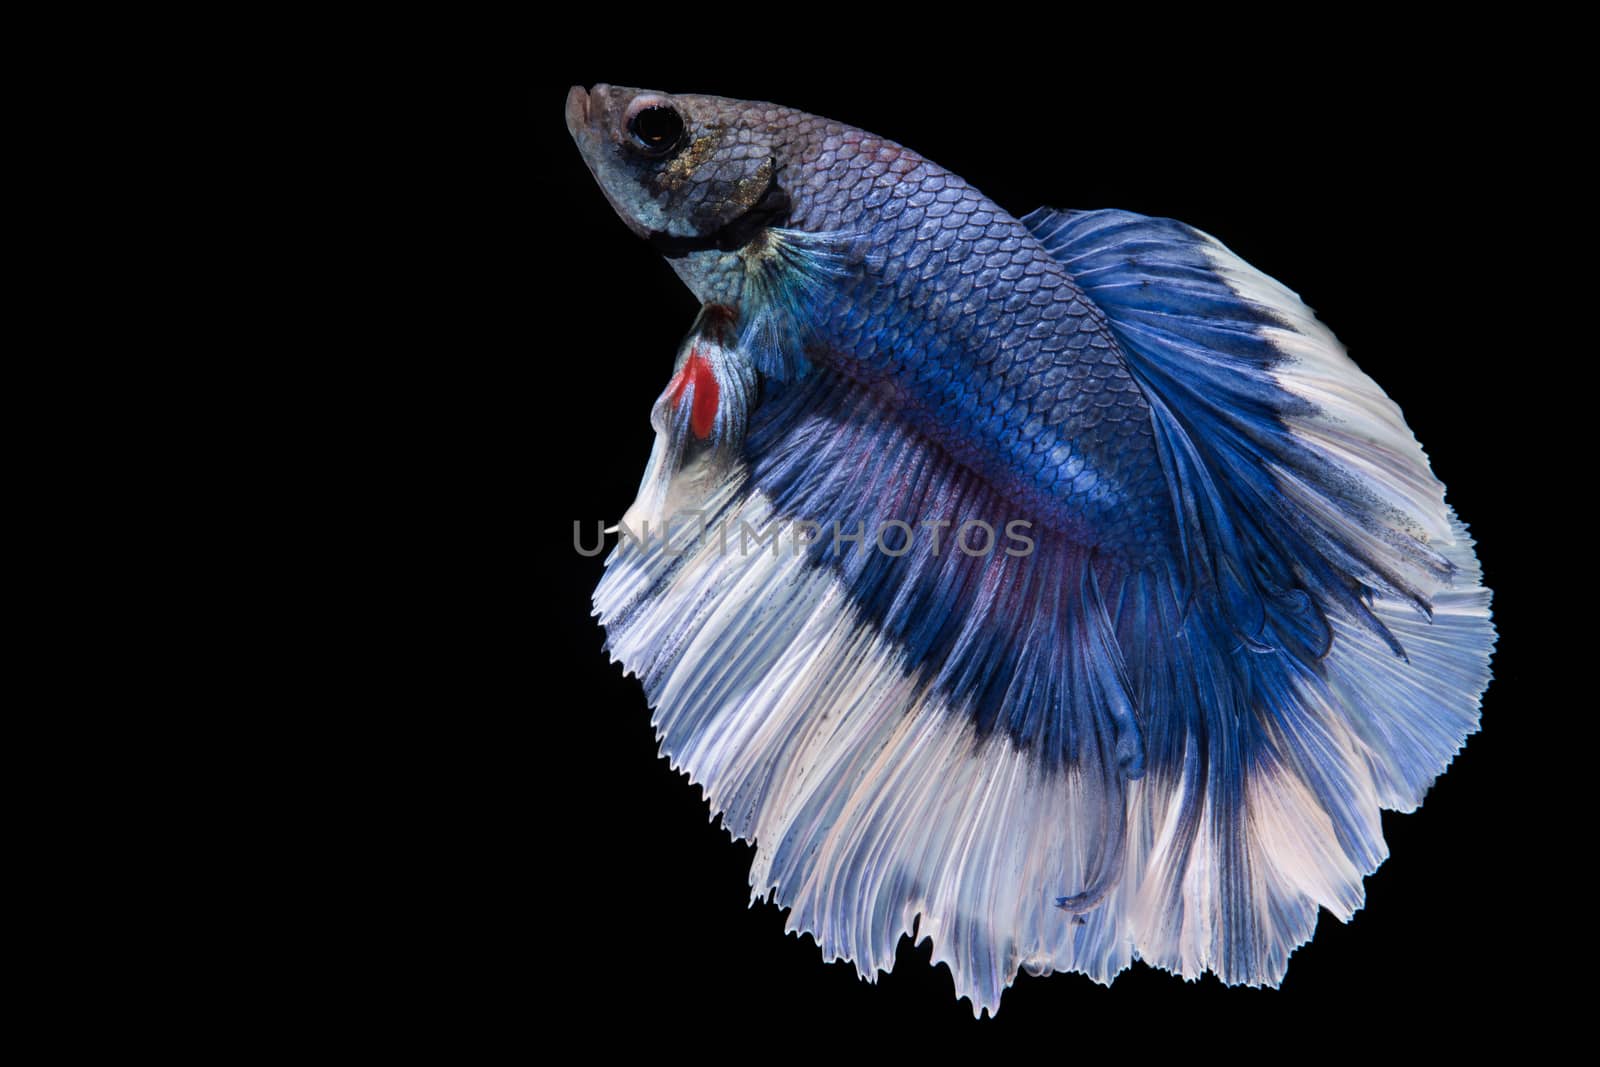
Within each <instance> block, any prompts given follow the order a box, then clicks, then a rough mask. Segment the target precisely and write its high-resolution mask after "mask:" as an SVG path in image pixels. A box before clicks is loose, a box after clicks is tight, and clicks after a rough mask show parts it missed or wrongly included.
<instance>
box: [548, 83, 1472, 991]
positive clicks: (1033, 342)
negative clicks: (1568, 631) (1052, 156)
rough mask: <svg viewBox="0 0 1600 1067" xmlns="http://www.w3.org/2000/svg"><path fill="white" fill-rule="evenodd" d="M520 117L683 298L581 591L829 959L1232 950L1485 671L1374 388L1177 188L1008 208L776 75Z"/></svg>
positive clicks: (1394, 807) (620, 95) (758, 865)
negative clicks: (1083, 202)
mask: <svg viewBox="0 0 1600 1067" xmlns="http://www.w3.org/2000/svg"><path fill="white" fill-rule="evenodd" d="M566 121H567V126H568V129H569V130H570V132H571V134H572V137H573V138H574V140H575V141H576V142H577V146H578V150H579V152H580V153H581V154H582V156H583V159H584V161H585V163H587V165H588V167H589V169H590V170H591V171H592V172H593V175H594V178H595V180H596V181H597V182H598V184H599V186H600V190H601V192H603V193H604V195H605V197H606V199H607V200H608V201H609V202H610V203H611V205H612V207H613V208H615V210H616V212H617V214H618V215H620V216H621V218H622V221H623V222H624V223H626V224H627V226H628V228H629V229H631V230H632V231H633V232H634V233H635V234H637V235H638V236H639V237H641V238H643V239H644V240H645V241H647V242H649V243H650V244H651V245H653V246H654V247H655V248H656V249H658V250H659V251H660V252H661V254H662V255H663V256H664V257H665V258H666V260H667V262H668V264H669V265H670V266H671V267H672V269H673V270H674V271H676V272H677V274H678V277H679V278H680V279H682V281H683V282H684V283H685V284H686V285H688V287H689V288H690V290H692V292H693V293H694V295H695V297H696V298H697V299H698V300H699V301H700V303H701V310H700V313H699V315H698V317H697V318H696V320H695V321H694V323H693V324H692V326H691V328H690V330H689V333H688V335H687V336H686V337H685V338H684V339H683V340H682V342H681V344H680V346H679V348H678V351H677V358H676V363H675V365H674V366H673V367H672V368H671V377H670V378H669V379H668V380H667V384H666V387H665V389H664V390H663V391H662V393H661V395H660V399H659V400H658V401H657V402H656V404H655V407H654V409H653V411H652V412H651V420H652V424H653V426H654V429H655V431H656V440H655V445H654V449H653V451H652V453H651V456H650V457H649V461H648V465H647V467H646V470H645V474H644V479H643V482H642V484H641V486H640V489H639V493H638V496H637V498H636V499H635V500H634V502H633V504H632V506H631V507H630V508H629V509H628V510H627V512H626V514H625V515H624V516H623V520H622V522H621V523H620V524H619V527H618V533H619V537H618V540H617V542H616V544H615V545H614V547H613V549H612V551H611V552H610V554H609V556H608V558H607V560H606V566H605V572H604V575H603V577H602V579H601V581H600V584H599V586H598V588H597V589H596V591H595V594H594V605H595V613H596V614H597V615H598V616H599V618H600V621H601V624H602V625H603V626H604V627H605V631H606V649H607V651H608V653H609V654H610V655H611V656H612V657H613V658H614V659H615V660H617V661H619V662H620V663H621V665H622V667H623V668H624V669H625V670H626V671H627V672H629V673H631V674H633V675H635V676H637V677H638V679H639V680H640V682H641V683H642V685H643V688H644V693H645V696H646V697H647V698H648V701H649V704H650V707H651V708H652V709H653V719H652V722H653V725H654V727H655V730H656V732H657V735H658V737H659V739H660V744H661V751H662V754H663V755H664V756H666V757H667V758H668V759H669V760H670V761H671V763H672V766H673V767H674V768H676V769H678V770H681V771H683V772H685V773H687V774H688V776H689V777H690V778H691V780H692V781H693V782H694V783H696V784H698V785H699V786H700V787H701V788H702V789H703V790H704V793H705V796H706V798H707V800H708V801H709V803H710V805H711V807H712V810H713V813H714V814H720V816H721V818H722V820H723V823H724V825H725V827H726V828H727V829H728V830H729V831H730V832H731V833H732V834H733V835H734V836H736V837H737V838H740V839H743V840H745V841H748V842H750V843H751V844H752V845H753V846H754V848H755V859H754V861H753V863H752V868H751V871H750V885H751V890H752V894H753V897H754V898H755V899H770V900H772V901H774V902H775V903H776V904H778V905H779V906H780V907H782V908H787V909H788V910H789V913H788V920H787V922H788V924H789V927H790V929H791V930H794V931H804V932H806V933H808V934H810V935H811V936H812V937H813V938H814V939H815V940H816V942H817V944H818V945H819V946H820V947H821V950H822V953H823V955H824V956H825V957H826V958H828V959H840V960H849V961H850V962H852V963H853V964H854V965H855V966H856V968H857V969H858V970H859V972H860V974H861V975H862V976H863V977H864V978H866V979H868V980H873V979H874V978H875V976H876V975H877V973H878V972H879V971H887V970H889V969H891V968H892V967H893V965H894V959H895V950H896V946H897V945H898V943H899V941H900V938H901V937H902V936H903V935H905V934H908V933H911V934H913V936H914V937H915V938H916V939H918V941H919V942H920V941H921V940H923V939H931V941H932V957H933V960H934V962H935V963H936V964H937V963H939V962H944V963H946V964H948V965H949V967H950V970H951V971H952V973H953V974H954V978H955V988H956V992H957V995H958V996H960V997H964V998H970V1000H971V1004H972V1009H973V1012H974V1014H980V1015H981V1014H982V1013H984V1012H989V1013H993V1012H994V1011H996V1010H997V1009H998V1007H999V1003H1000V999H1001V995H1002V994H1003V993H1004V991H1005V989H1006V988H1007V987H1008V986H1009V985H1010V984H1011V983H1012V982H1013V981H1014V980H1015V978H1016V976H1017V974H1018V973H1019V972H1021V971H1026V972H1028V973H1030V974H1048V973H1052V972H1056V971H1078V972H1081V973H1083V974H1085V975H1088V976H1089V977H1090V978H1092V979H1094V980H1096V981H1098V982H1102V983H1109V982H1110V981H1112V979H1113V978H1115V976H1116V975H1117V974H1118V973H1119V972H1121V971H1123V970H1124V969H1125V968H1127V967H1128V966H1129V965H1130V964H1131V963H1132V961H1134V960H1143V961H1145V962H1146V963H1147V964H1149V965H1151V966H1153V967H1158V968H1164V969H1166V970H1168V971H1171V972H1173V973H1175V974H1178V975H1182V976H1184V977H1186V978H1198V977H1200V976H1202V975H1203V974H1205V973H1206V972H1208V971H1209V972H1211V973H1213V974H1215V975H1216V976H1217V977H1218V978H1219V979H1221V980H1222V981H1223V982H1224V983H1228V984H1242V985H1251V986H1260V985H1265V986H1273V985H1277V984H1278V983H1279V982H1280V981H1281V980H1282V978H1283V976H1284V974H1285V971H1286V968H1287V967H1288V963H1289V956H1290V954H1291V953H1292V952H1293V951H1294V950H1295V949H1296V947H1298V946H1299V945H1301V944H1303V943H1304V942H1306V941H1307V940H1308V939H1309V938H1310V937H1311V935H1312V932H1313V929H1314V927H1315V924H1316V920H1317V912H1318V909H1319V908H1326V909H1328V911H1330V912H1332V913H1333V914H1334V915H1335V916H1337V917H1339V918H1340V919H1341V920H1348V919H1349V917H1350V916H1351V915H1352V914H1353V913H1354V912H1355V911H1356V910H1357V909H1359V908H1360V907H1361V905H1362V901H1363V885H1362V879H1363V878H1364V877H1365V876H1366V875H1368V874H1370V873H1372V872H1373V871H1374V870H1375V869H1376V868H1377V867H1378V865H1379V864H1380V863H1382V862H1383V860H1384V858H1385V857H1386V856H1387V854H1388V849H1387V846H1386V844H1385V842H1384V839H1383V833H1382V826H1381V823H1380V812H1382V811H1383V810H1385V809H1388V810H1391V811H1411V810H1413V809H1415V808H1416V807H1418V805H1420V804H1421V803H1422V800H1423V797H1424V795H1425V794H1426V792H1427V790H1428V787H1429V785H1430V784H1431V783H1432V782H1433V781H1434V779H1435V778H1436V777H1437V776H1438V775H1440V774H1441V773H1442V772H1443V771H1444V769H1445V767H1446V766H1447V765H1448V764H1449V763H1450V761H1451V759H1452V758H1453V757H1454V755H1455V754H1456V752H1457V751H1459V750H1460V748H1461V746H1462V745H1463V743H1464V742H1465V739H1466V738H1467V736H1468V735H1470V734H1472V733H1474V732H1475V731H1476V730H1477V728H1478V722H1479V702H1480V698H1481V696H1482V694H1483V692H1484V690H1485V688H1486V687H1487V686H1488V684H1489V679H1490V670H1489V658H1490V652H1491V649H1492V647H1493V645H1494V639H1495V632H1494V628H1493V625H1492V623H1491V620H1490V611H1489V600H1490V594H1489V590H1487V589H1486V588H1484V586H1483V583H1482V580H1481V573H1480V570H1479V566H1478V563H1477V559H1476V555H1475V551H1474V545H1473V541H1472V538H1471V537H1470V536H1469V535H1468V533H1467V528H1466V526H1465V525H1464V524H1463V523H1462V522H1461V521H1460V520H1459V519H1458V518H1457V517H1456V515H1455V513H1454V511H1453V510H1452V509H1451V507H1450V506H1449V505H1448V504H1447V503H1446V502H1445V493H1444V487H1443V485H1441V484H1440V482H1439V481H1438V480H1437V479H1436V478H1435V477H1434V476H1433V473H1432V471H1431V470H1430V468H1429V466H1428V461H1427V458H1426V457H1425V456H1424V454H1423V451H1422V449H1421V447H1420V446H1419V445H1418V443H1417V441H1416V439H1415V438H1414V437H1413V436H1412V434H1411V431H1410V430H1409V429H1408V428H1407V426H1406V423H1405V420H1404V419H1403V418H1402V416H1401V413H1400V410H1399V408H1398V407H1397V406H1396V405H1395V404H1394V402H1393V401H1391V400H1390V399H1389V398H1388V397H1387V396H1386V395H1385V394H1384V392H1383V390H1382V389H1381V388H1379V386H1378V385H1377V384H1376V383H1375V382H1374V381H1373V380H1372V379H1371V378H1369V377H1368V376H1367V375H1366V374H1364V373H1363V372H1362V371H1361V370H1360V369H1358V368H1357V366H1356V365H1355V363H1353V362H1352V361H1351V359H1350V358H1349V356H1347V355H1346V353H1345V351H1344V349H1343V348H1342V346H1341V345H1340V344H1339V342H1338V341H1337V340H1335V338H1334V337H1333V335H1332V334H1331V333H1330V332H1329V331H1328V330H1327V328H1326V327H1324V326H1323V325H1322V324H1320V323H1319V322H1318V321H1317V320H1316V318H1315V317H1314V316H1313V315H1312V313H1311V311H1310V310H1309V309H1308V308H1307V307H1306V306H1305V305H1304V304H1303V303H1301V301H1300V299H1299V298H1298V297H1297V296H1296V295H1295V294H1294V293H1293V292H1291V291H1290V290H1289V289H1287V288H1285V287H1284V286H1283V285H1282V284H1280V283H1279V282H1277V281H1274V280H1273V279H1272V278H1269V277H1267V276H1266V275H1264V274H1262V273H1261V272H1260V271H1257V270H1255V269H1254V268H1252V267H1251V266H1250V265H1249V264H1248V263H1245V262H1243V261H1242V260H1241V259H1240V258H1239V257H1238V256H1236V255H1234V254H1233V253H1232V252H1230V251H1229V250H1228V249H1227V248H1226V247H1224V246H1223V245H1222V244H1221V243H1220V242H1218V241H1217V240H1215V239H1214V238H1212V237H1210V236H1208V235H1207V234H1205V233H1202V232H1200V231H1199V230H1196V229H1194V228H1193V227H1190V226H1187V225H1184V224H1183V223H1181V222H1177V221H1174V220H1172V219H1166V218H1155V217H1147V216H1143V215H1136V214H1132V213H1129V212H1127V211H1117V210H1094V211H1077V210H1063V209H1057V208H1051V207H1041V208H1039V209H1038V210H1035V211H1032V212H1031V213H1029V214H1026V215H1024V216H1022V217H1021V218H1016V217H1013V216H1012V215H1009V214H1007V213H1006V211H1005V210H1004V209H1003V208H1001V207H999V206H997V205H996V204H995V203H994V202H993V201H991V200H989V199H988V198H986V197H985V196H984V195H983V194H982V193H981V192H979V191H978V190H977V189H976V188H975V187H973V186H972V185H970V184H968V183H967V181H966V180H965V179H964V178H962V177H960V176H958V175H955V174H952V173H950V172H949V171H948V170H945V169H944V168H942V167H940V166H939V165H938V164H936V163H934V162H932V161H930V160H928V159H924V158H923V157H922V156H920V155H918V154H917V153H916V152H915V151H913V150H911V149H909V148H905V147H902V146H901V145H899V144H896V143H894V142H893V141H890V140H887V139H885V138H883V137H879V136H877V135H875V134H871V133H868V132H866V131H865V130H861V129H856V128H853V127H851V126H848V125H846V124H844V123H842V122H835V121H832V120H829V119H825V118H819V117H817V116H815V115H809V114H805V113H803V112H800V111H795V110H792V109H790V108H786V107H781V106H778V105H776V104H768V103H754V102H750V101H743V100H733V99H724V98H721V97H716V96H697V95H673V94H669V93H665V92H655V91H645V90H639V89H625V88H621V87H619V86H607V85H597V86H595V87H594V88H592V89H589V90H587V91H586V90H584V89H583V88H574V89H572V91H571V93H570V94H569V95H568V97H567V102H566ZM666 371H667V361H666V359H665V358H663V360H662V372H663V374H665V373H666ZM642 415H643V413H642V412H641V417H642ZM641 458H642V457H641Z"/></svg>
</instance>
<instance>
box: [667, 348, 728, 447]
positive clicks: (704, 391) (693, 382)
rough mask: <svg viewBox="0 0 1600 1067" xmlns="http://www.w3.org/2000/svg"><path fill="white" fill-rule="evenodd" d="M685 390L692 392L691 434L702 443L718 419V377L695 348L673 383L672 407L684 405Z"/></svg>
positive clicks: (709, 434)
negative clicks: (701, 440)
mask: <svg viewBox="0 0 1600 1067" xmlns="http://www.w3.org/2000/svg"><path fill="white" fill-rule="evenodd" d="M686 390H690V391H691V392H692V396H691V399H690V402H691V403H692V404H693V405H694V407H693V408H692V409H691V410H690V412H689V430H690V432H691V433H693V434H694V435H695V436H696V437H699V438H701V439H704V438H707V437H710V436H711V427H712V426H713V424H714V423H715V422H716V418H717V400H718V392H719V390H718V388H717V376H716V375H715V374H713V373H712V371H711V364H710V363H709V362H708V361H707V360H706V358H705V357H704V356H702V355H701V354H700V351H699V349H698V348H695V349H691V350H690V351H689V358H688V359H686V360H684V363H683V367H682V368H680V369H679V371H678V373H677V375H676V376H674V377H673V379H672V391H671V400H672V406H673V407H678V406H679V405H680V404H682V403H683V394H684V392H685V391H686Z"/></svg>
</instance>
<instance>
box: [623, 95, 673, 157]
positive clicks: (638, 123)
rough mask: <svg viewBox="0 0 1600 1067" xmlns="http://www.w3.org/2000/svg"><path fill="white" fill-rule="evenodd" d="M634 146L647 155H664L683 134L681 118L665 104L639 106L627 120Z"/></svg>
mask: <svg viewBox="0 0 1600 1067" xmlns="http://www.w3.org/2000/svg"><path fill="white" fill-rule="evenodd" d="M628 133H629V134H631V135H632V137H633V144H634V147H635V148H637V149H638V150H639V151H640V152H643V153H644V154H645V155H647V156H664V155H666V154H667V153H668V152H671V151H672V150H673V149H674V148H676V147H677V146H678V139H679V138H680V137H682V136H683V118H682V117H681V116H680V115H679V114H678V113H677V112H676V111H674V110H673V109H672V108H670V107H668V106H667V105H665V104H656V105H655V106H653V107H646V108H641V109H640V110H639V111H638V112H637V113H636V114H635V115H634V116H633V117H632V118H631V119H629V120H628Z"/></svg>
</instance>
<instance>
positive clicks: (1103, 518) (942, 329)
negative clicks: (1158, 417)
mask: <svg viewBox="0 0 1600 1067" xmlns="http://www.w3.org/2000/svg"><path fill="white" fill-rule="evenodd" d="M796 133H797V143H798V145H800V146H801V147H799V148H798V149H797V162H798V163H800V164H805V163H807V162H809V161H813V160H814V161H815V165H814V166H813V167H811V168H810V169H808V171H807V173H808V175H809V176H808V178H807V179H806V180H805V181H804V182H802V183H800V184H799V185H798V186H796V187H795V188H794V189H793V190H792V192H791V197H792V200H793V205H794V208H793V214H792V216H791V219H790V222H789V225H790V226H792V227H795V228H798V229H801V230H816V231H819V232H832V231H842V232H847V233H864V235H865V236H864V237H861V238H859V239H858V241H857V242H856V243H857V244H858V245H859V246H860V247H862V248H864V249H866V250H868V251H867V252H866V253H865V254H861V256H860V258H861V261H862V262H861V265H862V268H863V269H862V273H861V274H860V276H858V277H857V278H855V279H854V280H853V281H852V282H851V283H849V284H847V285H843V286H840V287H838V289H837V291H836V292H834V293H833V294H831V296H830V298H829V299H827V300H825V301H823V302H820V303H819V304H818V306H817V307H816V309H815V313H816V319H815V321H814V323H813V325H812V334H811V339H812V343H813V345H814V346H815V349H816V351H815V352H814V354H813V358H814V359H816V360H817V361H819V362H823V363H826V364H828V365H830V366H832V367H833V368H834V369H836V370H838V371H839V372H841V373H843V374H845V375H846V376H848V377H850V378H852V379H854V380H857V381H860V382H862V383H863V384H865V385H869V386H872V387H875V388H879V389H881V390H883V391H885V392H887V393H889V394H890V395H892V396H893V397H894V398H895V400H896V402H897V403H898V404H899V405H900V407H901V410H902V412H903V414H904V416H905V417H906V418H907V419H908V420H909V421H911V422H912V423H913V425H915V426H916V427H917V428H918V429H920V430H921V431H922V432H924V433H925V434H927V435H928V436H929V437H930V438H932V439H933V440H935V441H937V442H938V443H939V444H940V445H942V446H943V447H944V448H945V449H947V450H948V451H949V452H950V453H951V454H952V455H954V456H956V457H957V458H958V459H959V460H960V461H961V462H962V463H963V464H965V465H967V466H969V467H971V468H972V469H974V470H976V471H978V472H979V473H981V474H983V475H984V476H985V477H986V478H987V479H988V480H990V481H991V482H992V483H993V484H994V485H995V486H996V488H998V489H1000V490H1001V492H1002V493H1003V494H1004V495H1005V496H1006V497H1007V498H1009V499H1010V500H1011V501H1012V502H1013V504H1014V505H1015V506H1016V507H1017V508H1018V509H1019V514H1017V515H1015V516H1006V517H1005V518H1023V519H1027V520H1030V521H1035V522H1038V523H1040V524H1042V525H1046V526H1050V527H1053V528H1057V529H1063V530H1070V531H1071V532H1072V533H1074V534H1075V535H1076V536H1077V537H1079V538H1080V539H1082V540H1083V542H1084V543H1086V544H1090V545H1096V546H1103V547H1106V548H1109V549H1113V550H1115V549H1124V550H1132V549H1135V548H1140V547H1145V548H1148V547H1150V546H1152V545H1161V544H1165V543H1166V541H1167V539H1168V537H1169V536H1170V528H1169V526H1168V524H1167V522H1166V521H1165V516H1164V515H1162V514H1155V515H1139V514H1137V513H1130V511H1129V509H1128V508H1127V507H1126V506H1125V505H1126V502H1127V501H1128V500H1129V499H1144V498H1148V497H1149V496H1150V495H1152V494H1154V493H1157V492H1159V491H1160V490H1161V488H1162V484H1163V483H1162V475H1161V471H1160V465H1159V462H1158V459H1157V456H1156V451H1155V446H1154V438H1153V436H1152V434H1151V432H1150V427H1149V407H1148V405H1147V404H1146V403H1145V400H1144V397H1143V395H1142V394H1141V393H1140V391H1139V389H1138V387H1137V385H1136V384H1135V383H1134V381H1133V379H1132V377H1131V375H1130V374H1129V373H1128V370H1127V367H1126V366H1125V365H1124V364H1123V361H1122V359H1121V354H1120V352H1119V351H1118V349H1117V344H1116V341H1115V339H1114V338H1113V336H1112V335H1111V332H1110V330H1109V328H1108V326H1107V324H1106V322H1105V320H1104V317H1103V316H1101V315H1100V314H1099V313H1098V312H1097V311H1096V310H1095V309H1094V307H1093V305H1092V304H1091V303H1090V302H1088V301H1087V300H1085V299H1084V298H1083V293H1082V290H1080V289H1079V288H1078V286H1077V285H1076V283H1074V282H1073V280H1072V278H1071V277H1070V276H1069V275H1068V274H1067V273H1066V272H1065V270H1063V269H1062V267H1061V266H1060V264H1058V263H1057V262H1056V261H1055V260H1054V259H1053V258H1052V257H1051V256H1050V255H1049V254H1048V253H1047V252H1045V251H1044V249H1043V248H1042V247H1041V246H1040V245H1039V242H1038V241H1037V240H1035V239H1034V238H1033V237H1032V235H1031V234H1029V233H1028V231H1027V229H1026V227H1024V226H1023V225H1022V224H1021V223H1019V222H1017V221H1016V220H1014V219H1011V218H1010V216H1008V215H1006V214H1005V213H1004V212H1003V211H1001V210H1000V209H999V208H998V207H996V206H995V205H994V204H993V203H992V202H990V201H989V200H988V199H987V198H985V197H984V196H983V194H981V193H980V192H978V190H976V189H974V188H973V187H972V186H970V185H968V184H967V183H966V182H965V181H963V180H962V179H960V178H959V177H957V176H955V175H953V174H950V173H948V172H947V171H945V170H943V169H942V168H940V167H939V166H937V165H936V164H934V163H931V162H929V161H928V160H925V159H923V158H921V157H920V156H918V155H916V154H915V153H913V152H911V151H909V150H907V149H905V148H902V147H901V146H899V145H896V144H894V143H892V142H889V141H885V140H882V139H880V138H875V137H872V136H871V135H868V134H864V133H862V132H861V131H859V130H853V129H851V128H848V127H844V126H839V125H837V124H827V125H819V124H815V123H806V122H804V121H801V122H799V123H797V129H796ZM813 140H814V142H815V143H814V145H813V143H812V142H813ZM784 174H785V164H783V163H780V166H779V168H778V180H779V181H780V182H781V181H782V180H783V176H784ZM869 194H870V195H869ZM874 249H883V250H884V253H883V254H882V255H881V256H876V257H874V256H872V255H871V250H874Z"/></svg>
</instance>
